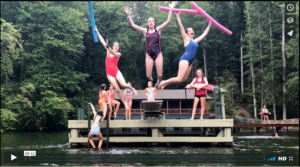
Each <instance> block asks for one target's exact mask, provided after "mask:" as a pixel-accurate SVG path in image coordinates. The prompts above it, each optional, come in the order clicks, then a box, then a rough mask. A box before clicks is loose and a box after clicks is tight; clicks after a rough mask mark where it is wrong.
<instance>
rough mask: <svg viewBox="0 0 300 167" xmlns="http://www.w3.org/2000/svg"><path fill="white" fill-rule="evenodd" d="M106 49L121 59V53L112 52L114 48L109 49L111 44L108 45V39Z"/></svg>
mask: <svg viewBox="0 0 300 167" xmlns="http://www.w3.org/2000/svg"><path fill="white" fill-rule="evenodd" d="M106 48H107V50H108V51H109V52H110V53H111V54H113V55H114V56H116V57H117V58H118V59H119V58H120V57H121V53H120V52H115V51H113V50H112V48H110V47H109V44H108V40H107V39H106Z"/></svg>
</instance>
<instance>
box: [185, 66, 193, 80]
mask: <svg viewBox="0 0 300 167" xmlns="http://www.w3.org/2000/svg"><path fill="white" fill-rule="evenodd" d="M191 70H192V65H190V66H189V69H188V72H187V73H186V74H185V76H184V78H183V80H184V81H186V80H187V79H188V77H189V76H190V73H191Z"/></svg>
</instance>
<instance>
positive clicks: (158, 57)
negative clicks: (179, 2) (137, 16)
mask: <svg viewBox="0 0 300 167" xmlns="http://www.w3.org/2000/svg"><path fill="white" fill-rule="evenodd" d="M175 4H176V3H175V2H172V4H169V6H170V12H169V15H168V19H167V21H166V22H164V23H163V24H162V25H160V26H158V27H156V25H155V20H154V18H153V17H149V18H148V21H147V29H146V28H142V27H140V26H138V25H136V24H134V22H133V20H132V16H131V13H130V11H129V9H128V8H127V7H124V10H125V12H126V13H127V16H128V18H129V22H130V26H131V27H132V28H134V29H135V30H137V31H139V32H142V33H143V34H144V36H145V38H146V59H145V63H146V76H147V78H148V79H149V80H151V81H153V78H152V69H153V65H154V63H155V66H156V72H157V83H156V84H155V87H157V86H158V84H159V83H160V82H161V80H162V74H163V57H162V53H161V44H160V36H161V31H162V30H163V29H164V28H166V27H167V25H168V24H169V23H170V22H171V19H172V9H173V8H174V6H175Z"/></svg>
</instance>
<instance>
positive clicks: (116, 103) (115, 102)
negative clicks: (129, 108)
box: [113, 100, 120, 118]
mask: <svg viewBox="0 0 300 167" xmlns="http://www.w3.org/2000/svg"><path fill="white" fill-rule="evenodd" d="M113 104H114V105H116V106H117V107H116V109H115V118H117V112H118V110H119V107H120V102H118V101H116V100H114V101H113Z"/></svg>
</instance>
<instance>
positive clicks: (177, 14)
mask: <svg viewBox="0 0 300 167" xmlns="http://www.w3.org/2000/svg"><path fill="white" fill-rule="evenodd" d="M179 14H180V12H179V13H175V15H176V18H177V22H178V26H179V29H180V33H181V37H182V40H183V41H185V40H186V39H188V36H187V35H186V33H185V30H184V27H183V25H182V23H181V19H180V17H179Z"/></svg>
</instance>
